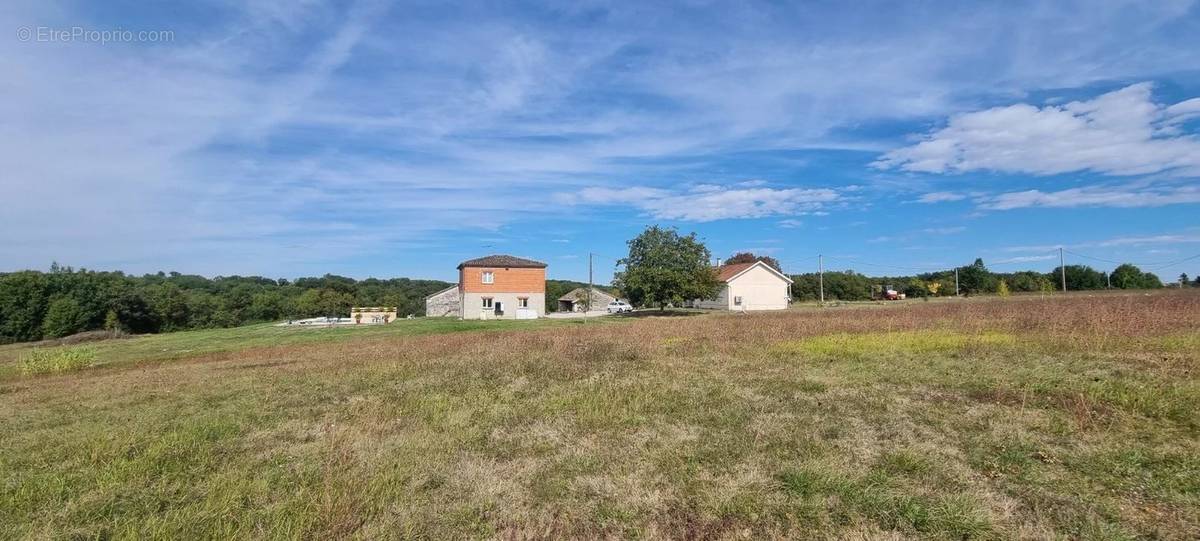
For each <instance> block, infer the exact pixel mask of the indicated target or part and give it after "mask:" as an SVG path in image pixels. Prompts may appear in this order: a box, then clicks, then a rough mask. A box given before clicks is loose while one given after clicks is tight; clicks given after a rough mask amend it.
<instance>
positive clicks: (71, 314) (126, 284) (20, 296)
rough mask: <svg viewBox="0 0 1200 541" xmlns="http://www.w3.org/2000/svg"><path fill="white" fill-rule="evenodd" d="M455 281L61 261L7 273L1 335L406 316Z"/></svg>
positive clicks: (0, 282) (2, 279)
mask: <svg viewBox="0 0 1200 541" xmlns="http://www.w3.org/2000/svg"><path fill="white" fill-rule="evenodd" d="M451 285H452V284H450V283H448V282H443V281H440V280H410V279H408V278H394V279H388V280H380V279H375V278H368V279H366V280H355V279H353V278H347V277H344V276H335V275H331V274H327V275H325V276H322V277H317V278H299V279H296V280H294V281H289V280H287V279H271V278H263V277H261V276H218V277H215V278H206V277H204V276H196V275H188V274H180V273H177V272H171V273H162V272H159V273H157V274H146V275H143V276H133V275H127V274H125V273H123V272H102V271H93V270H87V269H72V268H71V267H62V266H59V265H57V264H55V265H52V266H51V268H50V271H49V272H41V271H19V272H11V273H3V274H0V343H10V342H23V341H31V340H41V339H46V338H59V337H63V336H68V335H71V334H75V333H79V332H83V331H91V330H99V329H112V330H122V331H125V332H131V333H154V332H169V331H178V330H185V329H207V328H217V327H234V326H238V325H245V324H248V323H256V322H265V321H279V320H284V319H289V318H293V319H295V318H306V317H319V316H339V317H346V316H348V315H349V313H350V308H351V307H352V306H395V307H396V308H397V312H398V315H399V316H400V317H405V316H408V315H410V314H412V315H422V314H424V313H425V297H426V296H427V295H429V294H431V293H435V292H437V291H440V290H442V289H445V288H447V287H449V286H451Z"/></svg>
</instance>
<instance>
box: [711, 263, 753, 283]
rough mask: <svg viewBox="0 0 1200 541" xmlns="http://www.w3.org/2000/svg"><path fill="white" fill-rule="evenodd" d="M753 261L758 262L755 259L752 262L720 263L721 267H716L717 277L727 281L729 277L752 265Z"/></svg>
mask: <svg viewBox="0 0 1200 541" xmlns="http://www.w3.org/2000/svg"><path fill="white" fill-rule="evenodd" d="M754 263H758V262H757V261H755V262H753V263H734V264H732V265H721V268H719V269H717V279H718V280H721V281H722V282H728V281H729V279H730V278H733V277H734V276H737V274H738V273H739V272H742V271H744V270H746V269H748V268H750V267H753V266H754Z"/></svg>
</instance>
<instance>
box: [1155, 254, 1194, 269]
mask: <svg viewBox="0 0 1200 541" xmlns="http://www.w3.org/2000/svg"><path fill="white" fill-rule="evenodd" d="M1198 257H1200V254H1196V255H1194V256H1191V257H1185V258H1183V259H1180V260H1178V261H1171V262H1169V263H1164V264H1162V265H1159V266H1157V267H1150V269H1151V270H1154V269H1165V268H1167V267H1174V266H1175V265H1178V264H1180V263H1187V262H1188V261H1191V260H1193V259H1196V258H1198Z"/></svg>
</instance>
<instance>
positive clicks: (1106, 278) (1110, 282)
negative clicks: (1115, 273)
mask: <svg viewBox="0 0 1200 541" xmlns="http://www.w3.org/2000/svg"><path fill="white" fill-rule="evenodd" d="M1104 279H1105V280H1106V281H1107V282H1108V287H1106V288H1104V289H1112V273H1111V272H1106V273H1104Z"/></svg>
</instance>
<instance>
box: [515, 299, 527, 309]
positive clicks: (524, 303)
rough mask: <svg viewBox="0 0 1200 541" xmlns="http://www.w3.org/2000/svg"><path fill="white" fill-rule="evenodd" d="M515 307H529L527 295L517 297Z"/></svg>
mask: <svg viewBox="0 0 1200 541" xmlns="http://www.w3.org/2000/svg"><path fill="white" fill-rule="evenodd" d="M517 308H529V297H517Z"/></svg>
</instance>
